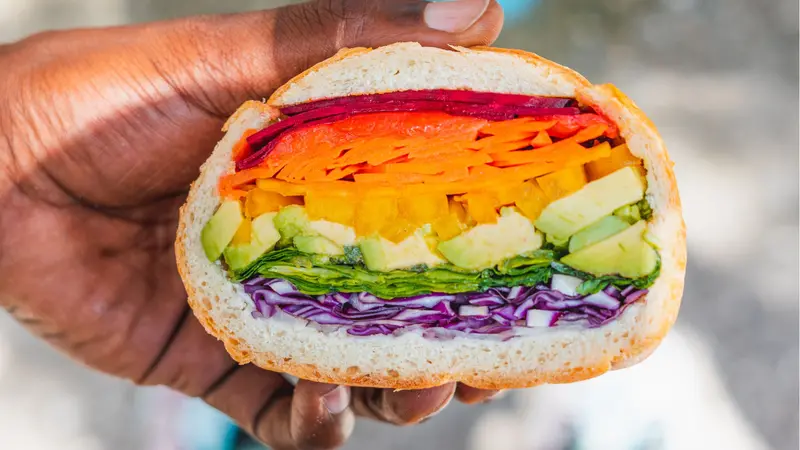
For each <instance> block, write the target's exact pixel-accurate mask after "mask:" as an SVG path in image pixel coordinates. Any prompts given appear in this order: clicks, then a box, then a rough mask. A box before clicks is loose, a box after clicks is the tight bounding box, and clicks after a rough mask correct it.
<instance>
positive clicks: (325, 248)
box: [294, 236, 344, 256]
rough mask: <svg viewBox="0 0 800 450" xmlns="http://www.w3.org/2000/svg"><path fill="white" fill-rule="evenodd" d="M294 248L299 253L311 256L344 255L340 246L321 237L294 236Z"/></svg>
mask: <svg viewBox="0 0 800 450" xmlns="http://www.w3.org/2000/svg"><path fill="white" fill-rule="evenodd" d="M294 246H295V247H297V249H298V250H300V251H301V252H303V253H308V254H312V255H328V256H341V255H344V248H343V247H342V246H340V245H337V244H336V243H335V242H333V241H331V240H330V239H328V238H325V237H322V236H295V237H294Z"/></svg>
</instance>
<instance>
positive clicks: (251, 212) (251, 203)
mask: <svg viewBox="0 0 800 450" xmlns="http://www.w3.org/2000/svg"><path fill="white" fill-rule="evenodd" d="M298 204H299V205H302V204H303V199H302V198H300V197H284V196H283V195H281V194H278V193H276V192H267V191H263V190H261V189H251V190H250V191H249V192H248V193H247V198H246V199H245V203H244V205H245V207H244V214H245V217H247V218H250V219H254V218H256V217H258V216H260V215H262V214H266V213H271V212H277V211H279V210H280V209H281V208H283V207H284V206H289V205H298Z"/></svg>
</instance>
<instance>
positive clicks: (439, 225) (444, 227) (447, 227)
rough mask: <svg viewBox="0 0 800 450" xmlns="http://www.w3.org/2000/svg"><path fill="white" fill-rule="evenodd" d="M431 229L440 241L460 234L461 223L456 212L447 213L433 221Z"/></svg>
mask: <svg viewBox="0 0 800 450" xmlns="http://www.w3.org/2000/svg"><path fill="white" fill-rule="evenodd" d="M433 231H434V232H435V233H436V234H437V235H438V236H439V240H440V241H449V240H450V239H453V238H454V237H456V236H458V235H459V234H461V231H462V229H461V223H460V222H459V220H458V216H457V215H456V213H449V214H447V215H446V216H444V217H442V218H440V219H439V220H437V221H436V222H434V223H433Z"/></svg>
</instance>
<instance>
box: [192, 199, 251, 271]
mask: <svg viewBox="0 0 800 450" xmlns="http://www.w3.org/2000/svg"><path fill="white" fill-rule="evenodd" d="M243 220H244V215H243V214H242V204H241V203H239V201H237V200H229V201H226V202H224V203H222V205H220V207H219V209H217V212H215V213H214V215H213V216H212V217H211V220H209V221H208V223H207V224H206V225H205V226H204V227H203V231H202V232H201V233H200V241H201V242H202V244H203V251H205V253H206V257H208V259H209V260H210V261H216V260H218V259H219V257H220V256H222V252H223V250H225V247H227V246H228V244H230V243H231V241H232V240H233V236H234V235H236V231H237V230H238V229H239V226H240V225H241V224H242V221H243Z"/></svg>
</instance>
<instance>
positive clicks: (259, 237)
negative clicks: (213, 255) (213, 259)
mask: <svg viewBox="0 0 800 450" xmlns="http://www.w3.org/2000/svg"><path fill="white" fill-rule="evenodd" d="M275 216H276V214H275V213H268V214H262V215H260V216H258V217H256V218H255V219H253V225H252V230H251V232H250V243H249V244H242V245H232V246H230V247H228V248H226V249H225V262H226V263H228V267H229V268H230V269H231V270H239V269H243V268H245V267H247V266H249V265H250V263H252V262H253V261H255V260H257V259H258V258H260V257H261V255H263V254H264V253H266V252H268V251H270V250H272V249H273V248H275V244H277V243H278V241H279V240H280V239H281V235H280V233H278V230H277V228H275V222H274V220H275Z"/></svg>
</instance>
